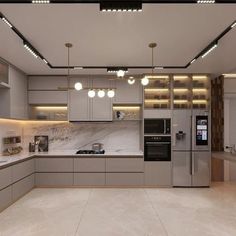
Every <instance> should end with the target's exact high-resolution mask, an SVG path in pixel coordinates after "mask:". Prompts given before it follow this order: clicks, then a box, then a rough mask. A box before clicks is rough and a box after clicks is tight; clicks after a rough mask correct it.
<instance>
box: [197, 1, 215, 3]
mask: <svg viewBox="0 0 236 236" xmlns="http://www.w3.org/2000/svg"><path fill="white" fill-rule="evenodd" d="M197 3H202V4H211V3H215V0H197Z"/></svg>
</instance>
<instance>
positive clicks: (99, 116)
mask: <svg viewBox="0 0 236 236" xmlns="http://www.w3.org/2000/svg"><path fill="white" fill-rule="evenodd" d="M76 82H80V83H82V85H83V88H108V87H109V83H110V81H109V80H108V79H103V78H101V79H100V78H98V79H96V80H93V81H92V80H90V78H84V79H81V78H72V79H71V80H70V87H74V84H75V83H76ZM69 120H70V121H111V120H112V99H111V98H108V97H107V95H105V97H103V98H99V97H98V96H97V94H96V96H95V97H94V98H89V97H88V90H87V89H83V90H80V91H76V90H73V89H72V90H70V91H69Z"/></svg>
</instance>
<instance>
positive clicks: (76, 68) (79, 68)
mask: <svg viewBox="0 0 236 236" xmlns="http://www.w3.org/2000/svg"><path fill="white" fill-rule="evenodd" d="M74 70H83V67H82V66H75V67H74Z"/></svg>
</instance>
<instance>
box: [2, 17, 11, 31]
mask: <svg viewBox="0 0 236 236" xmlns="http://www.w3.org/2000/svg"><path fill="white" fill-rule="evenodd" d="M2 20H3V21H4V22H5V23H6V24H7V25H8V26H9V27H10V28H12V24H11V23H10V22H9V21H8V20H7V19H6V18H5V17H2Z"/></svg>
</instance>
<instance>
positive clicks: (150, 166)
mask: <svg viewBox="0 0 236 236" xmlns="http://www.w3.org/2000/svg"><path fill="white" fill-rule="evenodd" d="M171 176H172V173H171V162H158V161H157V162H146V163H145V178H144V184H145V185H146V186H171V185H172V181H171V179H172V178H171Z"/></svg>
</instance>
